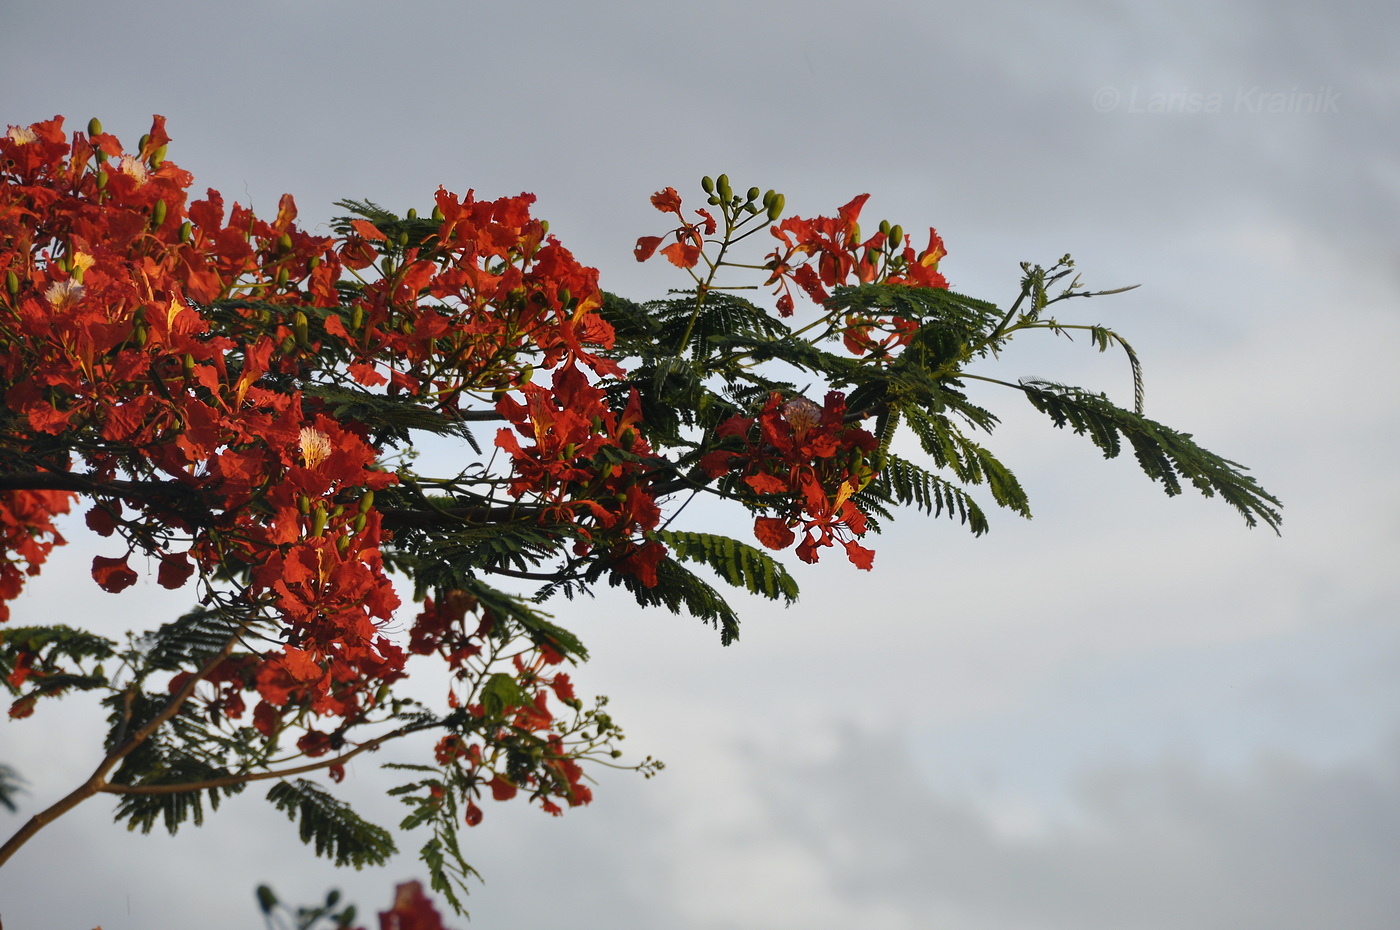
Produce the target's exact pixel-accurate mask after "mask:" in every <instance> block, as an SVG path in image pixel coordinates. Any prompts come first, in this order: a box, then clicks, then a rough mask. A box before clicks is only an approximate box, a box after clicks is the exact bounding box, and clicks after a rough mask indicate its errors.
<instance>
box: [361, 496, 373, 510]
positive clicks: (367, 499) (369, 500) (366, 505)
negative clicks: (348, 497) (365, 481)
mask: <svg viewBox="0 0 1400 930" xmlns="http://www.w3.org/2000/svg"><path fill="white" fill-rule="evenodd" d="M373 506H374V492H373V491H366V492H365V496H364V497H362V498H360V513H369V510H370V508H371V507H373Z"/></svg>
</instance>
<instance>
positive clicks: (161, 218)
mask: <svg viewBox="0 0 1400 930" xmlns="http://www.w3.org/2000/svg"><path fill="white" fill-rule="evenodd" d="M167 211H168V208H167V207H166V206H165V201H164V200H157V201H156V207H155V209H154V210H152V211H151V228H152V229H160V227H161V226H162V225H163V224H164V223H165V214H166V212H167Z"/></svg>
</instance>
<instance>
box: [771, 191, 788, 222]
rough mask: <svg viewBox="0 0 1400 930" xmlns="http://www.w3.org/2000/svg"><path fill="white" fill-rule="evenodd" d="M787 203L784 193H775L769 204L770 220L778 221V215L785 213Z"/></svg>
mask: <svg viewBox="0 0 1400 930" xmlns="http://www.w3.org/2000/svg"><path fill="white" fill-rule="evenodd" d="M786 203H787V201H786V199H785V198H784V197H783V195H782V194H774V195H773V200H772V202H771V203H769V204H768V222H770V223H773V222H776V221H777V219H778V217H780V216H782V215H783V206H784V205H785V204H786Z"/></svg>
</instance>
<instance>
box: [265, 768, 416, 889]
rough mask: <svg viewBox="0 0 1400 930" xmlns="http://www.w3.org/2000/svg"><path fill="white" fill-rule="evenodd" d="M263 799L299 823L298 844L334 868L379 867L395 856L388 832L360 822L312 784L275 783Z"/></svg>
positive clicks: (345, 806)
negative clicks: (310, 849) (332, 864)
mask: <svg viewBox="0 0 1400 930" xmlns="http://www.w3.org/2000/svg"><path fill="white" fill-rule="evenodd" d="M267 799H268V800H269V801H271V802H272V805H273V807H276V808H277V809H278V810H280V811H282V812H283V813H285V814H286V815H287V817H288V819H290V820H291V821H293V822H294V823H295V822H297V821H300V823H299V825H298V826H299V831H300V833H301V841H302V842H303V843H307V844H309V845H311V846H312V847H313V848H314V849H315V850H316V855H318V856H325V857H326V858H327V859H330V860H331V861H333V862H334V863H335V864H336V865H352V866H354V867H355V868H357V869H362V868H364V867H365V866H367V865H383V864H384V863H385V862H387V861H388V860H389V857H390V856H392V855H393V854H394V853H396V852H398V849H397V847H395V846H394V840H393V837H391V836H390V835H389V831H388V830H385V829H384V828H383V827H379V826H375V825H374V824H372V823H370V822H368V821H367V820H365V819H363V818H362V817H360V815H358V814H356V813H355V812H354V811H353V810H351V809H350V805H348V804H346V803H345V802H344V801H340V800H337V799H336V798H334V797H332V796H331V795H330V794H328V793H327V792H325V791H324V790H322V789H321V788H320V787H319V786H317V785H316V784H315V783H314V782H309V781H307V780H306V779H304V778H297V779H293V780H292V781H279V782H277V783H276V784H274V785H273V786H272V787H271V788H270V789H269V790H268V792H267Z"/></svg>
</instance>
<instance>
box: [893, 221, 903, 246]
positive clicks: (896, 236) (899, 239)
mask: <svg viewBox="0 0 1400 930" xmlns="http://www.w3.org/2000/svg"><path fill="white" fill-rule="evenodd" d="M890 242H892V243H894V244H895V245H897V246H898V245H903V244H904V227H903V226H898V225H896V226H893V227H891V228H890Z"/></svg>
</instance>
